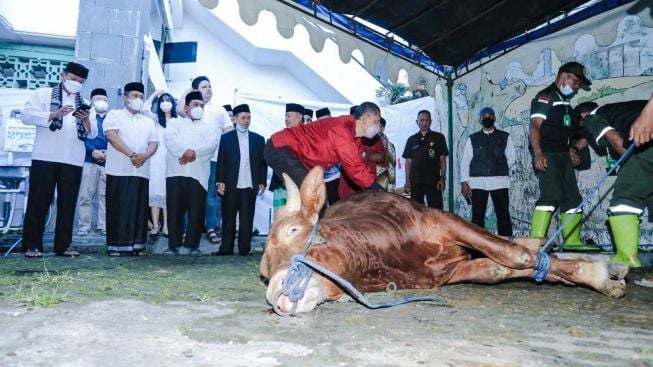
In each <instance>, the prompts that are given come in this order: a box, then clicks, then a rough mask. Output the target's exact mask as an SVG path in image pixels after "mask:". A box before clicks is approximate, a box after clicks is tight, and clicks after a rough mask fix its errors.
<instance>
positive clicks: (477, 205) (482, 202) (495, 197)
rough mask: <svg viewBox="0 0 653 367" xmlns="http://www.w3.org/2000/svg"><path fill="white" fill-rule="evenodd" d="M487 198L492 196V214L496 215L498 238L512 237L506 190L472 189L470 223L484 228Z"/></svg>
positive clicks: (508, 196)
mask: <svg viewBox="0 0 653 367" xmlns="http://www.w3.org/2000/svg"><path fill="white" fill-rule="evenodd" d="M488 196H492V203H493V204H494V212H495V213H496V215H497V233H498V234H499V236H506V237H510V236H512V222H511V221H510V195H509V193H508V189H498V190H492V191H487V190H479V189H472V223H474V224H476V225H477V226H479V227H481V228H484V227H485V211H486V209H487V199H488Z"/></svg>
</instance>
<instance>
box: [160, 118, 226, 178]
mask: <svg viewBox="0 0 653 367" xmlns="http://www.w3.org/2000/svg"><path fill="white" fill-rule="evenodd" d="M218 139H219V134H218V130H217V129H216V128H215V126H212V125H210V124H209V123H208V122H207V121H206V120H204V119H202V120H197V121H193V120H191V119H189V118H188V117H183V118H182V117H178V118H174V119H170V120H169V121H168V127H166V129H165V137H164V141H165V144H166V147H167V148H168V153H167V155H166V177H175V176H181V177H191V178H194V179H195V180H197V181H198V182H199V183H200V184H201V185H202V187H204V189H205V190H207V188H208V185H209V173H210V170H211V157H212V156H213V152H214V151H215V147H216V146H217V145H218ZM188 149H192V150H194V151H195V155H196V159H195V160H194V161H193V162H189V163H186V164H184V165H182V164H180V163H179V158H181V156H182V155H183V154H184V152H185V151H186V150H188Z"/></svg>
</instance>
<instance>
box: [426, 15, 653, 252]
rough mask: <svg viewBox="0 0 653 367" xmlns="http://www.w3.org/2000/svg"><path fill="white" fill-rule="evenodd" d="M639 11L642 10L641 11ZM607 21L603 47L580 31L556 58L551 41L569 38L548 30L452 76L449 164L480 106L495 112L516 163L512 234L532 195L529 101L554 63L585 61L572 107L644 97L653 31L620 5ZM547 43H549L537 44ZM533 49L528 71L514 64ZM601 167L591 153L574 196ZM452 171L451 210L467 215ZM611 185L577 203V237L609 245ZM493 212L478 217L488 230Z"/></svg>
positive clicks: (519, 229) (650, 82) (526, 224)
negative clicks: (580, 217)
mask: <svg viewBox="0 0 653 367" xmlns="http://www.w3.org/2000/svg"><path fill="white" fill-rule="evenodd" d="M641 16H649V14H648V12H647V13H642V15H641ZM609 19H611V21H612V32H615V29H616V38H615V39H614V42H612V43H611V44H608V45H603V46H602V45H600V44H599V42H597V40H596V38H595V37H594V36H593V35H590V34H584V33H582V31H580V32H578V33H577V34H576V36H575V44H574V49H573V55H572V56H571V57H570V58H567V59H564V60H560V59H559V58H558V56H557V55H556V52H555V51H554V50H555V42H569V32H566V34H565V35H564V37H562V36H561V37H560V39H556V35H555V34H554V35H553V36H552V37H550V39H549V40H547V42H546V43H544V42H541V43H539V44H538V45H537V46H528V45H527V46H524V47H523V48H520V49H517V50H515V51H513V52H510V53H508V54H507V55H505V56H502V57H501V58H499V59H497V60H495V61H492V63H491V64H488V66H484V67H481V68H479V69H477V70H476V71H474V72H472V73H470V74H468V75H466V76H464V77H462V78H460V79H458V80H456V81H455V84H454V91H453V94H454V101H453V108H454V111H453V118H454V125H453V126H454V146H453V147H450V150H451V152H452V153H453V154H454V162H459V161H460V157H461V155H462V151H463V148H464V145H465V141H466V139H467V137H468V136H469V135H470V134H472V133H474V132H476V131H478V130H479V129H480V124H479V117H478V113H479V110H480V109H481V108H483V107H485V106H491V107H492V108H494V110H495V111H496V113H497V126H498V127H499V128H500V129H502V130H505V131H507V132H509V133H510V134H511V135H512V138H513V141H514V144H515V148H516V154H517V163H516V165H515V166H514V167H513V168H512V170H511V175H512V180H511V182H512V183H511V198H510V199H511V215H512V218H513V226H514V228H515V235H525V234H527V233H528V230H529V228H530V218H531V213H532V210H533V208H534V203H535V201H536V199H537V197H538V195H539V189H538V186H537V181H536V179H535V176H534V173H533V168H532V166H531V156H530V153H529V151H528V126H529V123H530V118H529V116H530V103H531V100H532V98H533V97H534V95H535V94H536V93H537V92H538V91H540V90H541V89H543V88H545V87H546V86H548V85H549V84H551V83H552V82H553V81H554V79H555V77H556V73H557V70H558V67H559V66H560V65H561V64H563V63H564V62H567V61H578V62H581V63H582V64H584V65H585V66H586V68H587V70H588V77H589V78H590V79H591V80H592V83H593V84H592V88H591V90H590V91H580V93H579V94H578V95H577V96H576V97H575V98H574V99H573V100H572V104H573V105H576V104H578V103H581V102H585V101H595V102H597V103H599V104H605V103H612V102H620V101H626V100H632V99H648V98H649V97H650V96H651V93H653V28H650V27H647V26H646V25H645V24H644V22H643V21H642V18H640V15H627V14H626V12H625V10H622V11H621V13H620V14H619V16H618V17H614V16H612V17H611V18H609ZM649 19H650V18H649ZM590 21H591V20H590ZM649 23H650V22H649ZM602 26H605V24H603V25H602ZM608 28H610V27H608ZM581 29H582V28H581ZM547 44H549V45H551V47H542V46H546V45H547ZM533 47H539V48H538V49H534V48H533ZM534 53H535V55H536V56H539V58H538V59H537V63H536V64H533V65H531V66H530V71H527V70H526V69H527V68H525V67H524V66H523V65H522V63H520V61H519V60H520V57H522V56H524V55H526V54H528V55H530V56H532V55H533V54H534ZM497 68H499V70H500V71H501V69H503V70H502V71H501V72H500V73H499V75H501V74H503V79H501V80H493V77H492V76H491V75H494V76H495V77H494V78H496V75H497V74H498V73H497V72H496V70H497ZM490 69H492V72H493V73H492V74H491V73H490V72H489V71H490ZM441 90H442V89H441V87H440V88H436V93H435V94H436V100H438V99H440V98H442V97H444V98H446V96H441ZM436 105H437V108H438V109H439V111H438V112H439V113H438V115H439V116H438V117H439V118H440V119H443V118H444V119H445V121H446V115H443V114H442V113H441V111H443V110H444V106H443V103H440V101H438V102H437V103H436ZM440 108H442V109H440ZM455 164H457V163H455ZM605 169H606V160H605V158H604V157H601V156H599V155H597V154H595V153H594V152H592V167H591V169H590V170H587V171H582V172H578V180H579V186H580V189H581V194H582V195H585V194H587V193H588V191H589V190H590V189H591V188H592V187H593V186H595V185H596V184H597V182H598V181H599V180H600V178H601V177H602V176H603V174H604V173H605ZM459 172H460V170H459V167H455V169H454V183H455V186H454V201H455V203H454V208H455V211H456V213H458V214H460V215H462V216H464V217H465V218H470V217H471V206H470V205H468V204H467V202H466V201H465V200H464V199H463V197H462V195H461V194H460V179H459ZM613 182H614V178H609V179H608V181H607V182H606V183H605V184H604V185H603V186H602V187H601V189H600V193H599V194H598V195H596V194H595V195H594V197H593V198H592V200H591V201H590V202H589V204H588V205H587V206H586V207H585V208H586V209H585V213H586V220H585V222H584V224H583V232H582V236H583V237H586V238H591V239H592V240H594V241H595V242H596V243H601V244H607V243H611V240H610V237H609V232H608V231H607V224H606V223H607V221H606V220H607V215H606V211H607V209H608V206H609V205H608V204H609V198H610V196H611V193H612V184H613ZM493 213H494V210H493V208H492V207H491V206H490V208H488V219H487V221H486V223H487V225H489V226H490V228H495V224H496V219H495V218H494V214H493ZM650 215H651V214H650V213H648V214H647V213H645V214H644V215H643V217H642V222H643V223H644V225H643V226H642V241H641V243H643V244H650V243H653V236H652V234H653V230H652V228H653V226H652V225H651V223H647V222H648V220H649V216H650ZM650 220H651V221H653V218H651V219H650ZM555 227H556V223H555V222H553V223H552V226H551V229H550V234H552V232H553V231H554V230H555V229H556V228H555Z"/></svg>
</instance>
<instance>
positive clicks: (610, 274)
mask: <svg viewBox="0 0 653 367" xmlns="http://www.w3.org/2000/svg"><path fill="white" fill-rule="evenodd" d="M627 273H628V267H626V266H622V264H606V263H600V262H591V261H583V260H561V259H556V258H552V259H551V269H550V271H549V273H548V275H547V277H546V280H547V281H549V282H563V283H567V284H581V285H585V286H587V287H590V288H593V289H596V290H597V291H599V292H601V293H603V294H605V295H607V296H610V297H614V298H620V297H623V295H624V292H625V289H626V283H625V281H624V280H623V278H624V277H625V276H626V274H627ZM534 274H535V271H534V270H533V269H532V268H527V269H514V268H510V267H507V266H504V265H502V264H499V263H496V262H495V261H493V260H492V259H474V260H465V261H462V262H460V263H459V264H458V265H457V266H456V268H455V269H454V271H453V273H452V274H451V277H450V278H449V280H448V281H447V284H453V283H463V282H476V283H488V284H491V283H497V282H500V281H503V280H506V279H512V278H532V277H533V275H534Z"/></svg>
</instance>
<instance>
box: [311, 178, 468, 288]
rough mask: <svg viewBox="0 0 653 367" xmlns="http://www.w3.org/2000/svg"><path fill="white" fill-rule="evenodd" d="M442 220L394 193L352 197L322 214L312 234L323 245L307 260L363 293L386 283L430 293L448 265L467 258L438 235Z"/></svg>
mask: <svg viewBox="0 0 653 367" xmlns="http://www.w3.org/2000/svg"><path fill="white" fill-rule="evenodd" d="M447 217H448V214H447V213H444V212H441V211H437V210H435V209H431V208H427V207H425V206H423V205H419V204H416V203H415V202H412V201H410V200H408V199H406V198H404V197H402V196H399V195H396V194H391V193H386V192H378V191H365V192H361V193H357V194H354V195H350V196H349V197H347V198H346V199H344V200H341V201H339V202H338V203H336V204H335V205H333V206H332V207H330V208H328V209H327V210H326V211H325V212H324V215H323V216H322V218H320V221H319V231H318V233H319V234H320V236H321V237H322V238H324V239H325V240H326V244H325V245H323V246H314V248H312V249H311V251H309V253H308V255H309V257H314V258H316V259H317V260H319V261H320V262H321V263H323V265H325V266H327V267H328V268H331V269H333V270H335V271H337V272H339V273H340V274H341V275H342V276H344V277H345V278H347V279H348V280H350V281H351V282H352V283H353V284H354V285H355V286H356V287H357V288H359V290H361V291H363V292H369V291H379V290H383V289H385V288H386V286H387V284H388V283H390V282H394V283H395V284H397V286H398V287H399V288H431V287H433V286H437V285H441V284H444V283H445V282H446V280H447V279H448V274H450V269H451V267H452V266H453V264H454V263H456V262H458V261H460V260H463V259H466V258H468V257H469V255H468V254H467V252H466V251H465V250H464V249H463V248H462V247H459V246H457V245H453V244H451V243H449V242H446V240H444V238H446V236H440V235H438V233H437V232H438V226H439V224H438V223H439V221H446V220H447Z"/></svg>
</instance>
